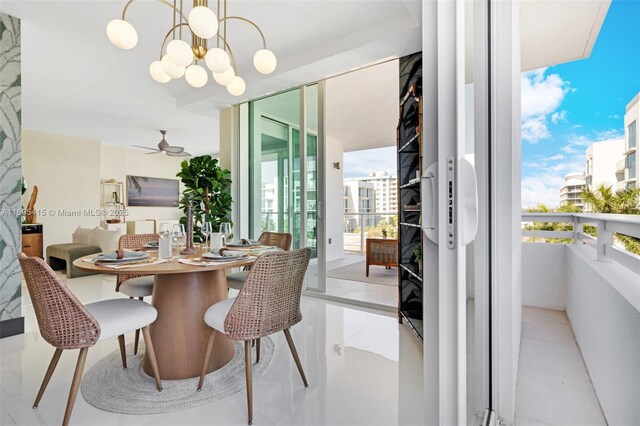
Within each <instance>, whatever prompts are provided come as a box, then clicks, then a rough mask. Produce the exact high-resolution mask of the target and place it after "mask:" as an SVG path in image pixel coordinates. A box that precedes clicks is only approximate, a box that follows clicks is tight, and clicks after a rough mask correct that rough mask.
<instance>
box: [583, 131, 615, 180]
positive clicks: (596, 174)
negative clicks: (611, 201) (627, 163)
mask: <svg viewBox="0 0 640 426" xmlns="http://www.w3.org/2000/svg"><path fill="white" fill-rule="evenodd" d="M623 152H624V141H623V140H611V141H604V142H595V143H592V144H591V145H589V147H588V148H587V150H586V152H585V162H586V164H585V174H584V175H585V184H586V186H587V188H588V189H590V190H593V189H595V188H597V187H598V186H599V185H606V186H611V187H612V188H613V190H614V191H615V190H617V189H620V188H622V187H623V186H624V184H623V180H624V170H623V169H621V165H622V163H621V162H622V161H623V160H624V157H623V155H622V153H623Z"/></svg>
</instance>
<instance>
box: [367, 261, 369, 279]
mask: <svg viewBox="0 0 640 426" xmlns="http://www.w3.org/2000/svg"><path fill="white" fill-rule="evenodd" d="M368 276H369V264H368V263H367V277H368Z"/></svg>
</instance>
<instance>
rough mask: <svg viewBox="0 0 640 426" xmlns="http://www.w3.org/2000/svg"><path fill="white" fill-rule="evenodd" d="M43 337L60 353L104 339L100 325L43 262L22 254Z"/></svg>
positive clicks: (21, 262)
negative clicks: (101, 335)
mask: <svg viewBox="0 0 640 426" xmlns="http://www.w3.org/2000/svg"><path fill="white" fill-rule="evenodd" d="M18 260H19V261H20V266H21V267H22V272H23V274H24V279H25V281H26V282H27V289H28V290H29V296H31V302H32V303H33V310H34V311H35V312H36V319H37V320H38V328H39V329H40V335H41V336H42V338H43V339H44V340H46V341H47V342H49V343H50V344H51V345H53V346H55V347H56V348H59V349H79V348H84V347H88V346H93V345H94V344H95V343H96V342H97V341H98V337H100V325H99V324H98V321H96V319H95V318H94V317H93V316H92V315H91V314H90V313H89V312H88V311H87V309H86V308H85V307H84V306H83V305H82V303H80V301H79V300H78V299H77V298H76V297H75V296H74V294H73V293H72V292H71V291H70V290H69V289H68V288H67V287H66V286H65V285H64V284H62V282H60V279H59V278H58V276H57V275H56V273H55V272H53V270H52V269H51V267H50V266H49V265H47V264H46V263H45V262H44V261H43V260H42V259H40V258H38V257H27V255H25V254H24V253H19V254H18Z"/></svg>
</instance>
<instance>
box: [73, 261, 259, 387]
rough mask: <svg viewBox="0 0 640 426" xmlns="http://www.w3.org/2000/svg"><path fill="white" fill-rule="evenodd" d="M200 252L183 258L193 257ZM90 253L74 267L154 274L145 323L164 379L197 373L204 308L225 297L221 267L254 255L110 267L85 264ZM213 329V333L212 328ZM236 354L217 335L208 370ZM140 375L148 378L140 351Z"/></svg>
mask: <svg viewBox="0 0 640 426" xmlns="http://www.w3.org/2000/svg"><path fill="white" fill-rule="evenodd" d="M201 253H203V252H198V253H196V254H194V255H190V256H183V257H184V258H196V257H199V256H200V254H201ZM94 257H95V255H89V256H85V257H82V258H80V259H77V260H75V261H74V262H73V265H74V266H75V267H76V268H78V269H81V270H83V271H90V272H96V273H101V274H110V275H118V274H144V275H155V284H154V286H153V296H152V304H153V306H154V307H155V308H156V310H157V311H158V318H157V319H156V320H155V322H154V323H153V324H151V325H150V326H149V331H150V333H151V339H152V341H153V347H154V349H155V353H156V358H157V362H158V369H159V370H160V377H161V378H162V379H167V380H176V379H187V378H191V377H197V376H199V375H200V371H201V369H202V361H203V359H204V353H205V350H206V346H207V337H208V335H209V331H210V330H211V329H210V328H209V326H207V325H206V324H205V322H204V313H205V311H206V310H207V309H208V308H209V307H210V306H211V305H213V304H214V303H216V302H219V301H221V300H224V299H227V298H228V289H227V276H226V272H225V271H226V270H227V269H229V268H238V267H243V266H249V265H251V264H252V263H253V262H254V261H255V258H254V257H248V258H246V259H242V260H240V261H232V262H218V263H212V264H210V265H207V266H195V265H187V264H184V263H179V262H178V261H177V260H176V259H172V260H171V261H170V262H166V263H160V264H155V265H145V266H138V267H134V268H122V269H112V268H107V267H105V266H101V265H99V264H95V263H89V262H86V261H85V259H92V258H94ZM216 333H218V332H216ZM234 354H235V350H234V346H233V342H232V341H230V340H228V339H227V338H226V336H224V335H223V334H221V333H218V335H217V336H216V339H215V341H214V347H213V351H212V356H211V361H210V362H209V366H208V368H207V372H211V371H214V370H217V369H219V368H221V367H223V366H224V365H225V364H227V363H228V362H229V361H231V359H232V358H233V356H234ZM143 369H144V371H145V373H147V374H148V375H150V376H153V372H152V370H151V365H150V362H149V360H148V358H147V356H146V354H145V356H144V359H143Z"/></svg>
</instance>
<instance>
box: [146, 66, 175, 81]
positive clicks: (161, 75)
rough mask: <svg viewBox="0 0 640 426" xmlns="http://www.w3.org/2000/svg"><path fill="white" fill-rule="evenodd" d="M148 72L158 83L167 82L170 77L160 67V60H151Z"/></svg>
mask: <svg viewBox="0 0 640 426" xmlns="http://www.w3.org/2000/svg"><path fill="white" fill-rule="evenodd" d="M149 74H151V77H152V78H153V79H154V80H155V81H157V82H158V83H167V82H168V81H169V80H171V77H169V76H168V75H167V73H165V72H164V70H163V69H162V63H161V62H160V61H153V62H151V65H149Z"/></svg>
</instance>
